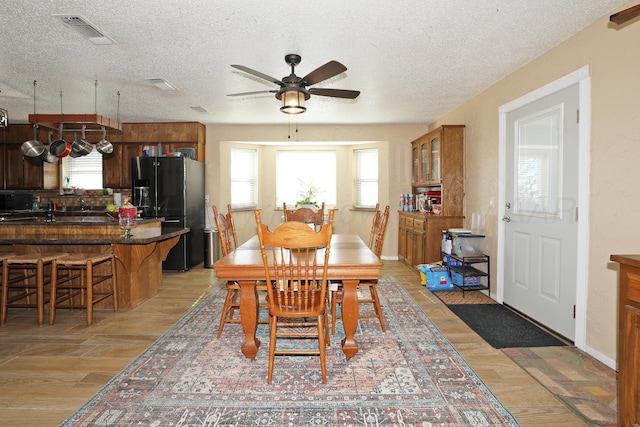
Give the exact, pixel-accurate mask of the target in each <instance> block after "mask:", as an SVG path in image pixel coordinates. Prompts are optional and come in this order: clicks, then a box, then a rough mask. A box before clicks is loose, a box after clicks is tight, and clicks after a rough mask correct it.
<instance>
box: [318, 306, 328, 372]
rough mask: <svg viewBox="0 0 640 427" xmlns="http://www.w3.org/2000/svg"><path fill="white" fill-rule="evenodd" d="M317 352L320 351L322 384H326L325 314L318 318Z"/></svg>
mask: <svg viewBox="0 0 640 427" xmlns="http://www.w3.org/2000/svg"><path fill="white" fill-rule="evenodd" d="M317 322H318V350H319V351H320V369H321V371H322V384H326V383H327V361H326V351H327V348H326V342H325V336H326V333H327V329H326V326H327V316H326V313H325V314H323V315H320V316H318V319H317Z"/></svg>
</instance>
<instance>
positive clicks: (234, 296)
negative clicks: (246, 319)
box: [218, 288, 240, 338]
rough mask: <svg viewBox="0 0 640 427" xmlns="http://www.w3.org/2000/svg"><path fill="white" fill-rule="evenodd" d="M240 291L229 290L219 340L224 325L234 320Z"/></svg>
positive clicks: (223, 307)
mask: <svg viewBox="0 0 640 427" xmlns="http://www.w3.org/2000/svg"><path fill="white" fill-rule="evenodd" d="M239 296H240V290H239V289H232V288H227V296H226V297H225V299H224V305H223V306H222V314H221V315H220V325H219V326H218V338H220V337H221V336H222V330H223V329H224V325H225V324H226V323H227V322H228V321H229V320H231V319H232V318H233V314H234V312H235V309H236V306H237V305H238V297H239Z"/></svg>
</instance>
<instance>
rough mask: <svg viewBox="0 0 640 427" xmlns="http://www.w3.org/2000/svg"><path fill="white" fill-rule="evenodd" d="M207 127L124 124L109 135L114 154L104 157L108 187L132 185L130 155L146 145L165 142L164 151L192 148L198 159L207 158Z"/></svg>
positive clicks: (163, 143)
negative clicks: (116, 132)
mask: <svg viewBox="0 0 640 427" xmlns="http://www.w3.org/2000/svg"><path fill="white" fill-rule="evenodd" d="M205 140H206V127H205V125H203V124H202V123H197V122H175V123H173V122H172V123H123V124H122V133H121V134H114V135H112V136H110V137H109V141H111V143H112V144H113V147H114V150H113V153H111V154H108V155H104V156H103V158H102V182H103V186H104V187H108V188H131V158H132V157H136V156H142V155H143V149H144V147H145V146H152V147H157V146H158V144H161V145H162V153H163V154H165V155H166V154H168V153H173V152H179V151H180V149H181V148H193V149H194V151H195V159H196V160H198V161H200V162H204V161H205Z"/></svg>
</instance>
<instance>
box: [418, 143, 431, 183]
mask: <svg viewBox="0 0 640 427" xmlns="http://www.w3.org/2000/svg"><path fill="white" fill-rule="evenodd" d="M428 180H429V142H428V141H426V142H423V143H421V144H420V182H422V183H424V182H427V181H428Z"/></svg>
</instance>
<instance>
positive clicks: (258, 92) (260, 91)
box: [227, 90, 278, 96]
mask: <svg viewBox="0 0 640 427" xmlns="http://www.w3.org/2000/svg"><path fill="white" fill-rule="evenodd" d="M263 93H278V91H277V90H258V91H255V92H241V93H229V94H227V96H244V95H258V94H263Z"/></svg>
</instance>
